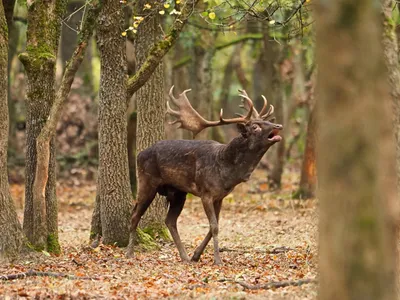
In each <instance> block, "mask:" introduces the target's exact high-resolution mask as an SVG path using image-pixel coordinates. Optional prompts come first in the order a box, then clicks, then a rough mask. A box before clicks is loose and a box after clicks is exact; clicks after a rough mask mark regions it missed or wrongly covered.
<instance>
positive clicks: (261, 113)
mask: <svg viewBox="0 0 400 300" xmlns="http://www.w3.org/2000/svg"><path fill="white" fill-rule="evenodd" d="M261 98H263V100H264V105H263V108H262V109H261V111H260V113H259V115H260V116H263V115H264V114H265V111H266V109H267V105H268V101H267V98H265V96H264V95H261Z"/></svg>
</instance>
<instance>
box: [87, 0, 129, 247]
mask: <svg viewBox="0 0 400 300" xmlns="http://www.w3.org/2000/svg"><path fill="white" fill-rule="evenodd" d="M123 23H124V14H123V11H122V6H121V4H120V3H119V1H113V0H107V1H104V2H103V4H102V8H101V12H100V16H99V18H98V26H97V36H96V38H97V46H98V48H99V52H100V62H101V77H100V91H99V98H100V99H99V175H98V187H97V197H96V207H95V211H94V214H93V218H92V229H91V236H92V237H93V236H97V237H98V236H100V235H101V236H102V238H103V243H105V244H116V245H118V246H120V247H123V246H126V245H128V241H129V215H130V213H131V189H130V183H129V168H128V150H127V118H126V99H127V93H126V90H127V86H126V83H127V81H126V79H127V73H126V72H127V63H126V50H125V39H124V38H123V37H122V36H121V32H122V31H123ZM99 217H100V218H99ZM98 221H100V222H101V223H100V224H99V222H98ZM100 228H101V233H100V232H98V230H99V229H100Z"/></svg>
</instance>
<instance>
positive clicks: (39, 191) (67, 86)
mask: <svg viewBox="0 0 400 300" xmlns="http://www.w3.org/2000/svg"><path fill="white" fill-rule="evenodd" d="M87 5H88V11H87V14H86V16H85V20H84V23H83V27H82V31H81V33H80V41H79V43H78V45H77V47H76V49H75V51H74V54H73V56H72V58H71V60H70V61H69V62H68V63H67V65H66V68H65V72H64V76H63V79H62V82H61V85H60V88H59V89H58V91H57V95H56V98H55V101H54V103H53V104H52V106H51V109H50V113H49V117H48V118H47V120H45V121H44V123H45V124H44V126H43V128H42V130H41V132H40V134H39V135H38V137H37V139H36V153H37V157H36V168H35V179H34V183H33V186H32V191H33V203H45V202H46V199H45V190H46V184H47V179H48V178H47V174H48V171H49V169H48V167H49V158H50V141H51V139H53V138H54V136H55V133H56V127H57V123H58V121H59V119H60V117H61V113H62V109H63V106H64V103H65V101H66V99H67V97H68V94H69V92H70V90H71V85H72V82H73V80H74V77H75V74H76V72H77V70H78V68H79V66H80V64H81V62H82V60H83V57H84V54H85V50H86V48H87V46H88V43H89V40H90V37H91V36H92V32H93V30H94V24H95V22H96V18H97V16H98V13H99V6H98V5H97V4H93V3H88V4H87ZM55 209H57V208H55ZM55 213H57V212H55ZM48 242H49V238H48ZM48 248H50V245H48Z"/></svg>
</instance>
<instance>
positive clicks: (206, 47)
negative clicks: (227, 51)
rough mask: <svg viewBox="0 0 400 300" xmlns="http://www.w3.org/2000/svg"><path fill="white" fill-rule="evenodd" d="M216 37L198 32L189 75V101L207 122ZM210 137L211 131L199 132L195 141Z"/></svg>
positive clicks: (210, 116) (206, 32) (209, 114)
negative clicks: (190, 92) (190, 89)
mask: <svg viewBox="0 0 400 300" xmlns="http://www.w3.org/2000/svg"><path fill="white" fill-rule="evenodd" d="M215 38H216V35H215V34H212V33H210V32H209V31H203V32H200V34H199V35H198V36H197V37H196V38H195V41H194V43H195V46H194V48H193V52H194V53H193V64H192V68H193V69H192V74H191V88H192V90H193V92H192V94H191V95H190V98H191V101H192V103H193V104H194V107H195V108H196V110H197V111H198V112H199V113H200V115H202V116H203V117H204V118H205V119H207V120H212V119H213V116H214V113H213V94H212V86H211V85H212V60H213V57H214V54H215V47H212V46H211V45H214V44H215ZM211 136H212V129H209V130H204V131H203V132H200V133H199V134H198V135H197V136H196V139H200V140H207V139H210V138H211Z"/></svg>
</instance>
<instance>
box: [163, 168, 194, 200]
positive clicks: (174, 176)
mask: <svg viewBox="0 0 400 300" xmlns="http://www.w3.org/2000/svg"><path fill="white" fill-rule="evenodd" d="M162 179H163V183H164V184H166V185H171V186H173V187H174V188H176V189H178V190H180V191H182V192H186V193H191V194H193V195H197V194H198V188H197V185H196V183H195V182H194V176H193V175H192V174H191V173H190V172H186V171H182V170H179V169H173V168H170V169H168V170H163V172H162Z"/></svg>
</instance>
